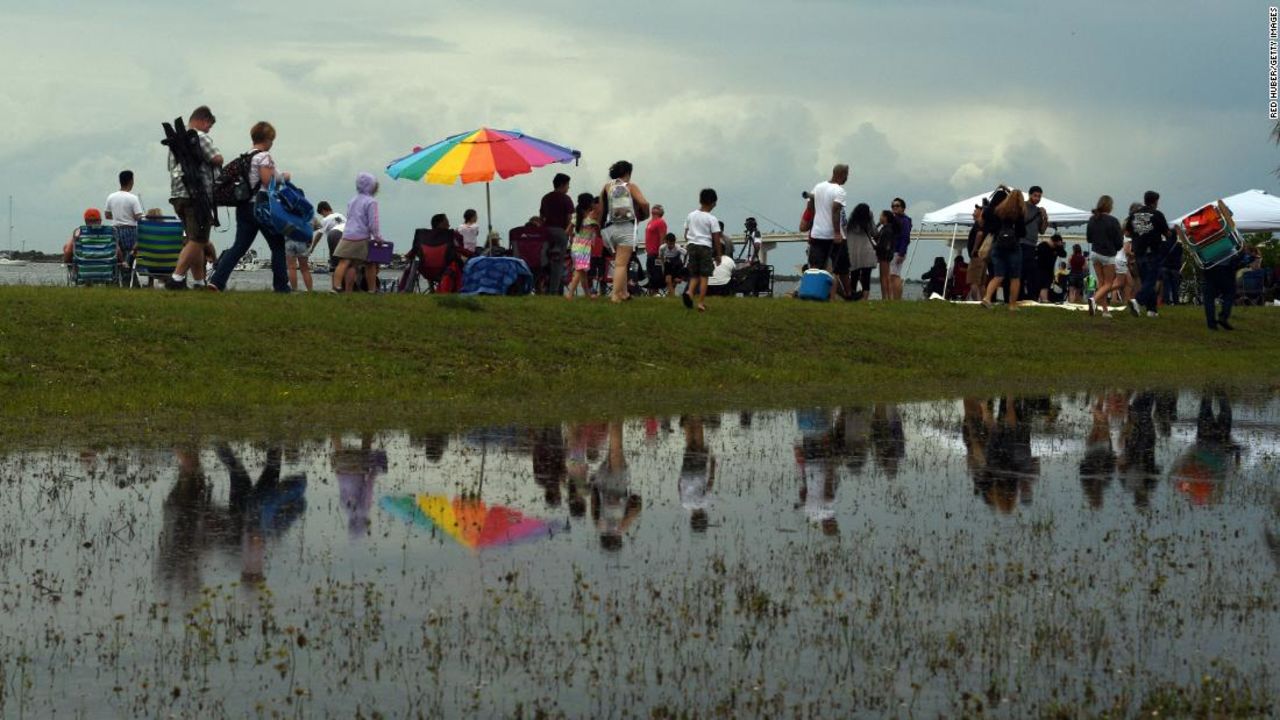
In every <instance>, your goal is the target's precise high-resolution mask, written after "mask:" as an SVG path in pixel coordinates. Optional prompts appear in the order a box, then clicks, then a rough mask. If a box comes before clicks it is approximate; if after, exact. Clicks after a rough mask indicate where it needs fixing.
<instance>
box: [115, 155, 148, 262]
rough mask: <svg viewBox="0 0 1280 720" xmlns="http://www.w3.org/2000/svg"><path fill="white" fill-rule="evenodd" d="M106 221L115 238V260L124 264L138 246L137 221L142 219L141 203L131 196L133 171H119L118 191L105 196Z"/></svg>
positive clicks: (135, 196) (136, 197)
mask: <svg viewBox="0 0 1280 720" xmlns="http://www.w3.org/2000/svg"><path fill="white" fill-rule="evenodd" d="M106 208H107V219H108V220H110V221H111V230H112V232H113V233H114V234H115V237H116V260H117V262H119V263H120V264H122V265H123V264H125V263H127V262H128V261H129V258H130V257H132V256H133V251H134V248H135V247H137V245H138V221H139V220H141V219H142V216H143V213H142V201H141V200H139V199H138V196H137V195H134V194H133V171H132V170H122V171H120V189H119V190H117V191H116V192H113V193H111V194H110V195H108V196H107V205H106Z"/></svg>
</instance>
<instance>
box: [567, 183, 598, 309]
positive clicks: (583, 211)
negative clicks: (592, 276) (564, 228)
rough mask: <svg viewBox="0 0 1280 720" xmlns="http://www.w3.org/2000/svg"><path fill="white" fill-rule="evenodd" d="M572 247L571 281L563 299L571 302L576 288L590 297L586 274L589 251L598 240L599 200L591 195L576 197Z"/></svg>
mask: <svg viewBox="0 0 1280 720" xmlns="http://www.w3.org/2000/svg"><path fill="white" fill-rule="evenodd" d="M574 214H575V219H574V224H573V226H574V232H573V246H572V247H571V248H570V250H571V253H572V255H573V279H572V280H570V281H569V294H568V295H566V296H565V297H566V298H568V299H569V300H572V299H573V298H574V296H575V295H577V294H578V288H582V291H583V292H584V293H586V294H587V295H588V296H590V295H591V288H590V283H589V281H588V280H587V272H588V271H590V270H591V250H592V248H594V247H595V245H596V243H597V242H599V240H600V198H598V197H595V196H594V195H592V194H591V193H582V194H580V195H578V206H577V208H576V210H575V213H574Z"/></svg>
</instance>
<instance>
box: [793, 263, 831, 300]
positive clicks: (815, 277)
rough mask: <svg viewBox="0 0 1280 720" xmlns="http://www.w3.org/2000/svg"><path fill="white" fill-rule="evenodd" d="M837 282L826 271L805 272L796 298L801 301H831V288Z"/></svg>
mask: <svg viewBox="0 0 1280 720" xmlns="http://www.w3.org/2000/svg"><path fill="white" fill-rule="evenodd" d="M835 281H836V279H835V278H834V277H832V275H831V273H829V272H827V271H826V270H805V271H804V275H801V276H800V288H799V289H798V290H796V297H798V298H800V299H801V300H820V301H826V300H830V299H831V286H832V285H834V284H835Z"/></svg>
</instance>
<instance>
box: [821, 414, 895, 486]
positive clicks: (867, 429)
mask: <svg viewBox="0 0 1280 720" xmlns="http://www.w3.org/2000/svg"><path fill="white" fill-rule="evenodd" d="M832 430H833V433H834V435H835V437H837V438H839V448H840V455H841V456H842V457H843V458H844V465H845V467H847V468H849V470H850V472H853V473H855V474H856V473H861V472H862V471H863V469H865V468H866V466H867V459H868V458H869V457H870V456H871V410H870V409H869V408H866V407H847V408H840V409H839V410H837V411H836V419H835V423H834V425H833V427H832ZM904 446H905V442H904Z"/></svg>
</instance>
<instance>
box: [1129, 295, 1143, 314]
mask: <svg viewBox="0 0 1280 720" xmlns="http://www.w3.org/2000/svg"><path fill="white" fill-rule="evenodd" d="M1129 314H1130V315H1132V316H1134V317H1141V316H1142V307H1141V306H1140V305H1138V300H1137V298H1134V299H1133V300H1130V301H1129Z"/></svg>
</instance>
